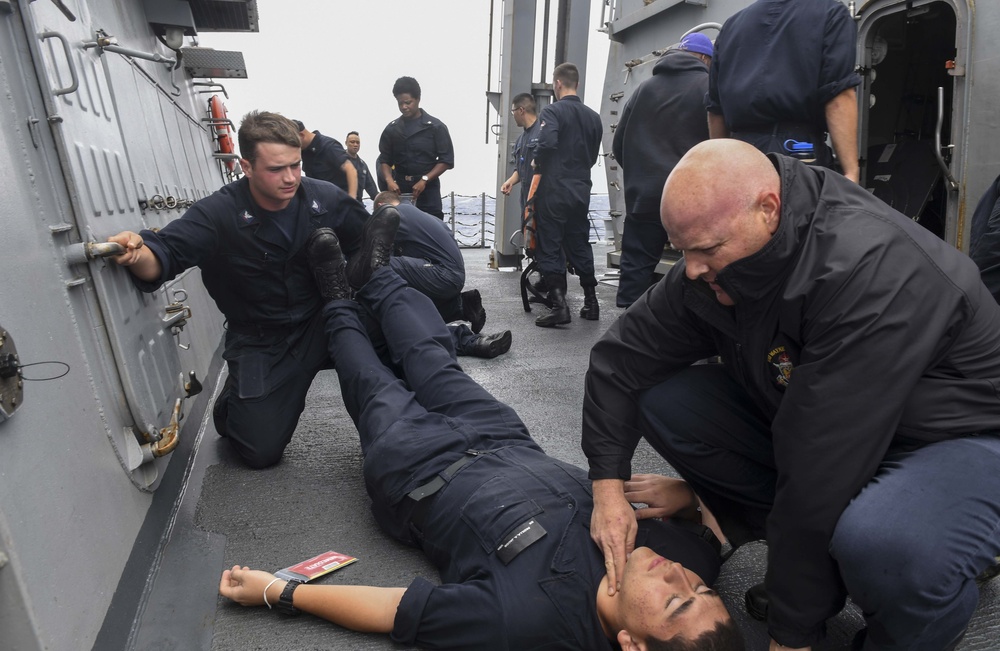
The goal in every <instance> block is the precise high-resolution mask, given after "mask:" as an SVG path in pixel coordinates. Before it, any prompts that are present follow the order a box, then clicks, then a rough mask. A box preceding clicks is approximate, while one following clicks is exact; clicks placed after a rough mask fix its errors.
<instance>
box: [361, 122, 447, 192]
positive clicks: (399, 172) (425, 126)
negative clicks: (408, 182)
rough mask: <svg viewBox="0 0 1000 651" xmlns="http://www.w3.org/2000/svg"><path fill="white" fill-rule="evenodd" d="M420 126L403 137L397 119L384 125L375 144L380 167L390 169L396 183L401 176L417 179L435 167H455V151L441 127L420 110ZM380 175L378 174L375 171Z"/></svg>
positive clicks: (441, 124)
mask: <svg viewBox="0 0 1000 651" xmlns="http://www.w3.org/2000/svg"><path fill="white" fill-rule="evenodd" d="M418 119H419V120H420V126H419V127H418V128H417V130H416V131H415V132H414V133H411V134H410V135H409V136H407V135H406V134H407V128H406V125H405V124H404V122H405V121H404V120H403V117H402V116H400V117H398V118H396V119H395V120H393V121H392V122H390V123H389V124H387V125H386V127H385V129H383V130H382V137H381V138H379V141H378V150H379V153H380V155H381V157H382V163H384V164H386V165H388V166H390V167H393V168H394V175H395V178H396V179H401V178H402V177H404V176H416V177H418V178H419V177H421V176H423V175H424V174H427V172H430V171H431V169H432V168H433V167H434V166H435V165H437V164H438V163H444V164H445V165H447V166H448V168H449V169H451V168H452V167H454V166H455V148H454V146H453V145H452V143H451V134H449V133H448V127H447V126H445V123H444V122H442V121H441V120H439V119H437V118H436V117H434V116H433V115H431V114H430V113H428V112H427V111H424V110H423V109H421V110H420V118H418ZM379 174H381V171H379Z"/></svg>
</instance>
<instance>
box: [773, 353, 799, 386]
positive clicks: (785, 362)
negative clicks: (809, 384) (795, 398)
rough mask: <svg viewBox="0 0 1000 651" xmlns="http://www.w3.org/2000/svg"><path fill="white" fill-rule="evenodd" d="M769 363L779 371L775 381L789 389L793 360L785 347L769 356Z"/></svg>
mask: <svg viewBox="0 0 1000 651" xmlns="http://www.w3.org/2000/svg"><path fill="white" fill-rule="evenodd" d="M767 361H768V363H769V364H771V366H773V367H774V368H776V369H778V375H776V376H775V378H774V381H775V382H777V383H778V384H780V385H781V386H783V387H787V386H788V383H789V382H790V381H791V380H792V370H793V369H794V367H793V366H792V358H791V357H789V356H788V353H787V352H786V351H785V347H784V346H778V347H777V348H774V349H773V350H771V352H769V353H768V354H767Z"/></svg>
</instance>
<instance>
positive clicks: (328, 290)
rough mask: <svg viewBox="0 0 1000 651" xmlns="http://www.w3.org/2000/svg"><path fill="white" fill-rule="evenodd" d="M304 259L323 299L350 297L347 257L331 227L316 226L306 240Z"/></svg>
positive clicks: (331, 299)
mask: <svg viewBox="0 0 1000 651" xmlns="http://www.w3.org/2000/svg"><path fill="white" fill-rule="evenodd" d="M306 260H308V261H309V269H310V270H311V271H312V274H313V280H315V281H316V288H317V289H319V295H320V296H322V297H323V300H324V301H333V300H336V299H341V298H350V297H351V285H350V284H349V283H348V282H347V259H346V258H345V257H344V252H343V251H341V250H340V240H338V239H337V234H336V233H334V232H333V229H332V228H317V229H316V230H314V231H313V232H312V234H311V235H310V236H309V239H308V240H306Z"/></svg>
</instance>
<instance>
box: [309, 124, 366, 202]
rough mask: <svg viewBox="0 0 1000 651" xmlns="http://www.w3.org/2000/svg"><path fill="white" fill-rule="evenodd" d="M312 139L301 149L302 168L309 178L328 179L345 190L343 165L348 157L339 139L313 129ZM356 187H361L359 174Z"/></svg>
mask: <svg viewBox="0 0 1000 651" xmlns="http://www.w3.org/2000/svg"><path fill="white" fill-rule="evenodd" d="M313 134H314V136H313V140H312V143H310V145H309V146H308V147H306V148H305V149H303V150H302V170H303V171H304V172H305V173H306V175H307V176H309V178H313V179H320V180H321V181H329V182H330V183H333V184H334V185H335V186H337V187H338V188H340V189H341V190H343V191H344V192H346V191H347V175H346V174H345V173H344V170H343V165H344V163H346V162H347V161H348V160H350V157H349V156H348V155H347V151H346V150H345V149H344V146H343V145H341V144H340V141H339V140H337V139H336V138H331V137H330V136H324V135H323V134H322V133H320V132H319V131H313ZM358 187H359V188H360V187H361V182H360V176H359V181H358Z"/></svg>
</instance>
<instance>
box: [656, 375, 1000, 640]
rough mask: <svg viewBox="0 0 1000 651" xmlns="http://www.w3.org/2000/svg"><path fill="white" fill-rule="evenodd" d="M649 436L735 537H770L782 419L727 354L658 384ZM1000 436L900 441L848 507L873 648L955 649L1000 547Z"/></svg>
mask: <svg viewBox="0 0 1000 651" xmlns="http://www.w3.org/2000/svg"><path fill="white" fill-rule="evenodd" d="M640 410H641V413H642V415H643V418H644V419H645V421H646V424H647V425H648V435H647V440H648V441H649V442H650V444H651V445H652V446H653V447H654V448H655V449H656V450H657V451H658V452H659V453H660V454H661V455H663V457H664V458H666V460H667V461H668V462H670V464H671V465H672V466H673V467H674V468H675V469H676V470H677V472H678V473H680V475H681V476H682V477H683V478H684V479H686V480H687V481H688V482H689V483H690V484H691V486H692V487H693V488H694V490H695V491H696V492H697V493H698V495H699V496H700V497H701V498H702V499H703V500H704V501H705V503H706V504H707V505H708V507H709V508H710V509H711V510H712V511H713V512H714V513H715V515H716V516H717V517H718V519H719V522H720V525H721V526H722V529H723V531H724V532H725V533H726V535H727V536H728V537H729V538H730V541H731V542H732V543H733V544H734V545H739V544H742V543H744V542H747V541H750V540H754V539H762V538H765V519H766V518H767V515H768V513H769V512H770V507H771V505H772V504H773V501H774V490H775V489H774V487H775V481H776V477H777V473H776V471H775V468H774V452H773V448H772V446H771V435H770V423H769V422H768V421H767V419H766V418H765V417H764V416H763V414H761V413H760V411H759V410H758V409H757V408H756V406H755V405H754V404H753V402H752V401H751V400H750V398H749V396H748V395H747V393H746V392H745V391H744V390H743V388H742V387H740V386H739V385H738V384H737V383H736V382H735V381H734V380H733V379H732V378H731V376H730V375H729V373H728V372H727V371H726V370H725V368H724V367H722V366H721V365H718V364H712V365H704V366H692V367H690V368H689V369H686V370H684V371H682V372H681V373H678V374H677V375H675V376H673V377H672V378H670V379H669V380H667V381H666V382H663V383H662V384H660V385H657V386H655V387H653V388H651V389H649V390H647V391H646V392H645V393H644V394H643V395H642V397H641V400H640ZM998 467H1000V436H998V435H996V434H989V435H986V434H984V435H980V436H975V437H968V438H962V439H955V440H950V441H943V442H940V443H932V444H930V445H927V446H925V447H923V448H920V449H918V450H913V451H907V452H894V451H890V452H889V453H888V454H887V455H886V457H885V459H884V460H883V462H882V464H881V466H880V467H879V469H878V471H877V473H876V475H875V477H874V478H873V479H872V480H871V481H870V482H869V483H868V485H867V486H865V487H864V488H863V489H862V490H861V492H860V493H859V494H858V495H857V496H856V497H855V498H854V500H853V501H852V502H851V503H850V504H849V505H848V507H847V508H846V509H845V511H844V513H843V514H842V515H841V517H840V520H839V521H838V523H837V527H836V529H835V531H834V535H833V539H832V542H831V544H830V554H831V555H832V556H833V558H834V559H835V560H836V561H837V563H838V565H839V567H840V573H841V577H842V578H843V580H844V584H845V585H846V587H847V590H848V592H849V594H850V595H851V598H852V600H853V601H854V602H855V603H856V604H857V605H858V606H859V607H860V608H861V609H862V611H863V612H864V614H865V621H866V623H867V627H868V635H867V639H866V641H865V647H864V648H865V649H867V650H874V649H878V650H882V649H911V650H918V649H923V650H927V651H932V650H935V649H937V650H940V649H944V648H946V647H947V646H948V645H949V644H950V643H951V642H953V641H954V640H955V639H956V638H957V637H958V636H959V635H960V634H961V633H962V631H964V630H965V628H966V626H967V625H968V623H969V620H970V619H971V617H972V614H973V611H974V610H975V608H976V604H977V601H978V596H979V590H978V587H977V585H976V582H975V577H976V576H977V575H978V574H979V572H981V571H982V570H983V569H984V568H986V567H988V566H989V565H990V564H992V563H993V560H994V558H995V557H996V556H997V555H998V554H1000V535H998V531H1000V472H997V468H998Z"/></svg>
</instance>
